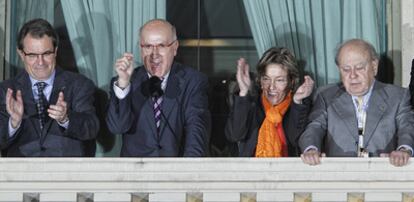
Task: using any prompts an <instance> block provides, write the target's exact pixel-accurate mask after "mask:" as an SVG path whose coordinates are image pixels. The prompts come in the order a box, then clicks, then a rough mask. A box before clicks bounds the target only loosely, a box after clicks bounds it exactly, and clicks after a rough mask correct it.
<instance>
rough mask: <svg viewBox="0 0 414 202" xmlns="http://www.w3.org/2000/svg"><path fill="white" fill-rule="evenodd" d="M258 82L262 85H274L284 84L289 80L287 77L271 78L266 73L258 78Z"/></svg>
mask: <svg viewBox="0 0 414 202" xmlns="http://www.w3.org/2000/svg"><path fill="white" fill-rule="evenodd" d="M260 82H261V85H262V86H265V87H268V86H270V85H274V86H286V85H287V83H288V82H289V79H288V78H276V79H272V78H270V77H268V76H266V75H264V76H262V77H261V78H260Z"/></svg>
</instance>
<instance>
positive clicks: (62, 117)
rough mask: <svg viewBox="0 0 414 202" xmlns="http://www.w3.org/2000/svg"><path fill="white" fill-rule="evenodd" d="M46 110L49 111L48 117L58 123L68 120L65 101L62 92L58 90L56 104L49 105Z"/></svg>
mask: <svg viewBox="0 0 414 202" xmlns="http://www.w3.org/2000/svg"><path fill="white" fill-rule="evenodd" d="M47 112H48V113H49V117H50V118H52V119H55V120H56V121H57V122H58V123H60V124H63V123H65V122H66V121H68V114H67V103H66V102H65V99H64V95H63V92H59V97H58V100H57V102H56V104H55V105H50V106H49V109H47Z"/></svg>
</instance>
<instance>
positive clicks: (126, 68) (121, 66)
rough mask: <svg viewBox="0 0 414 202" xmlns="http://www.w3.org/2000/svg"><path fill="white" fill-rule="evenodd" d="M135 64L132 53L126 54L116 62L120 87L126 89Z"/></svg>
mask: <svg viewBox="0 0 414 202" xmlns="http://www.w3.org/2000/svg"><path fill="white" fill-rule="evenodd" d="M133 64H134V55H132V54H131V53H124V55H123V56H122V57H121V58H119V59H118V60H116V62H115V71H116V73H117V74H118V87H120V88H126V87H127V86H128V85H129V81H130V79H131V75H132V71H133V70H134V68H133Z"/></svg>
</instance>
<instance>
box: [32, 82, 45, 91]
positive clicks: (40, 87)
mask: <svg viewBox="0 0 414 202" xmlns="http://www.w3.org/2000/svg"><path fill="white" fill-rule="evenodd" d="M35 86H36V87H37V90H38V91H43V89H45V87H46V86H47V83H46V82H37V83H35Z"/></svg>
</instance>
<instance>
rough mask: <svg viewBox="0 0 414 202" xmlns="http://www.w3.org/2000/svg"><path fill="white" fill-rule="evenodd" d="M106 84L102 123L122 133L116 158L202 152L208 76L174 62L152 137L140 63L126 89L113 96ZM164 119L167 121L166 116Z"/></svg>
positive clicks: (144, 73) (207, 121) (152, 125)
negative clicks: (107, 93) (120, 95)
mask: <svg viewBox="0 0 414 202" xmlns="http://www.w3.org/2000/svg"><path fill="white" fill-rule="evenodd" d="M116 79H117V78H114V79H113V81H112V82H111V91H110V96H111V97H110V103H109V108H108V114H107V118H106V121H107V124H108V127H109V129H110V130H111V132H112V133H115V134H122V140H123V143H122V150H121V156H136V157H158V156H172V157H173V156H192V157H196V156H205V155H206V154H207V147H208V142H209V137H210V135H209V134H210V124H211V118H210V112H209V110H208V99H207V88H208V80H207V77H206V76H204V75H203V74H201V73H199V72H197V71H196V70H194V69H192V68H189V67H186V66H184V65H181V64H178V63H174V64H173V65H172V67H171V71H170V74H169V77H168V83H167V88H166V89H165V93H164V95H163V102H162V106H161V110H162V112H163V114H164V115H165V116H164V117H162V118H161V125H160V135H159V136H158V135H157V132H156V125H155V120H154V112H153V101H152V99H151V98H148V97H146V96H145V95H144V94H143V92H142V84H143V82H145V81H146V80H148V74H147V71H146V70H145V68H144V66H140V67H138V68H136V69H135V70H134V72H133V74H132V78H131V91H130V92H129V94H128V95H127V96H126V97H125V98H123V99H118V98H117V97H116V95H115V94H114V92H113V87H112V86H113V82H114V81H116ZM165 118H166V119H167V120H168V121H166V119H165Z"/></svg>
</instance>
